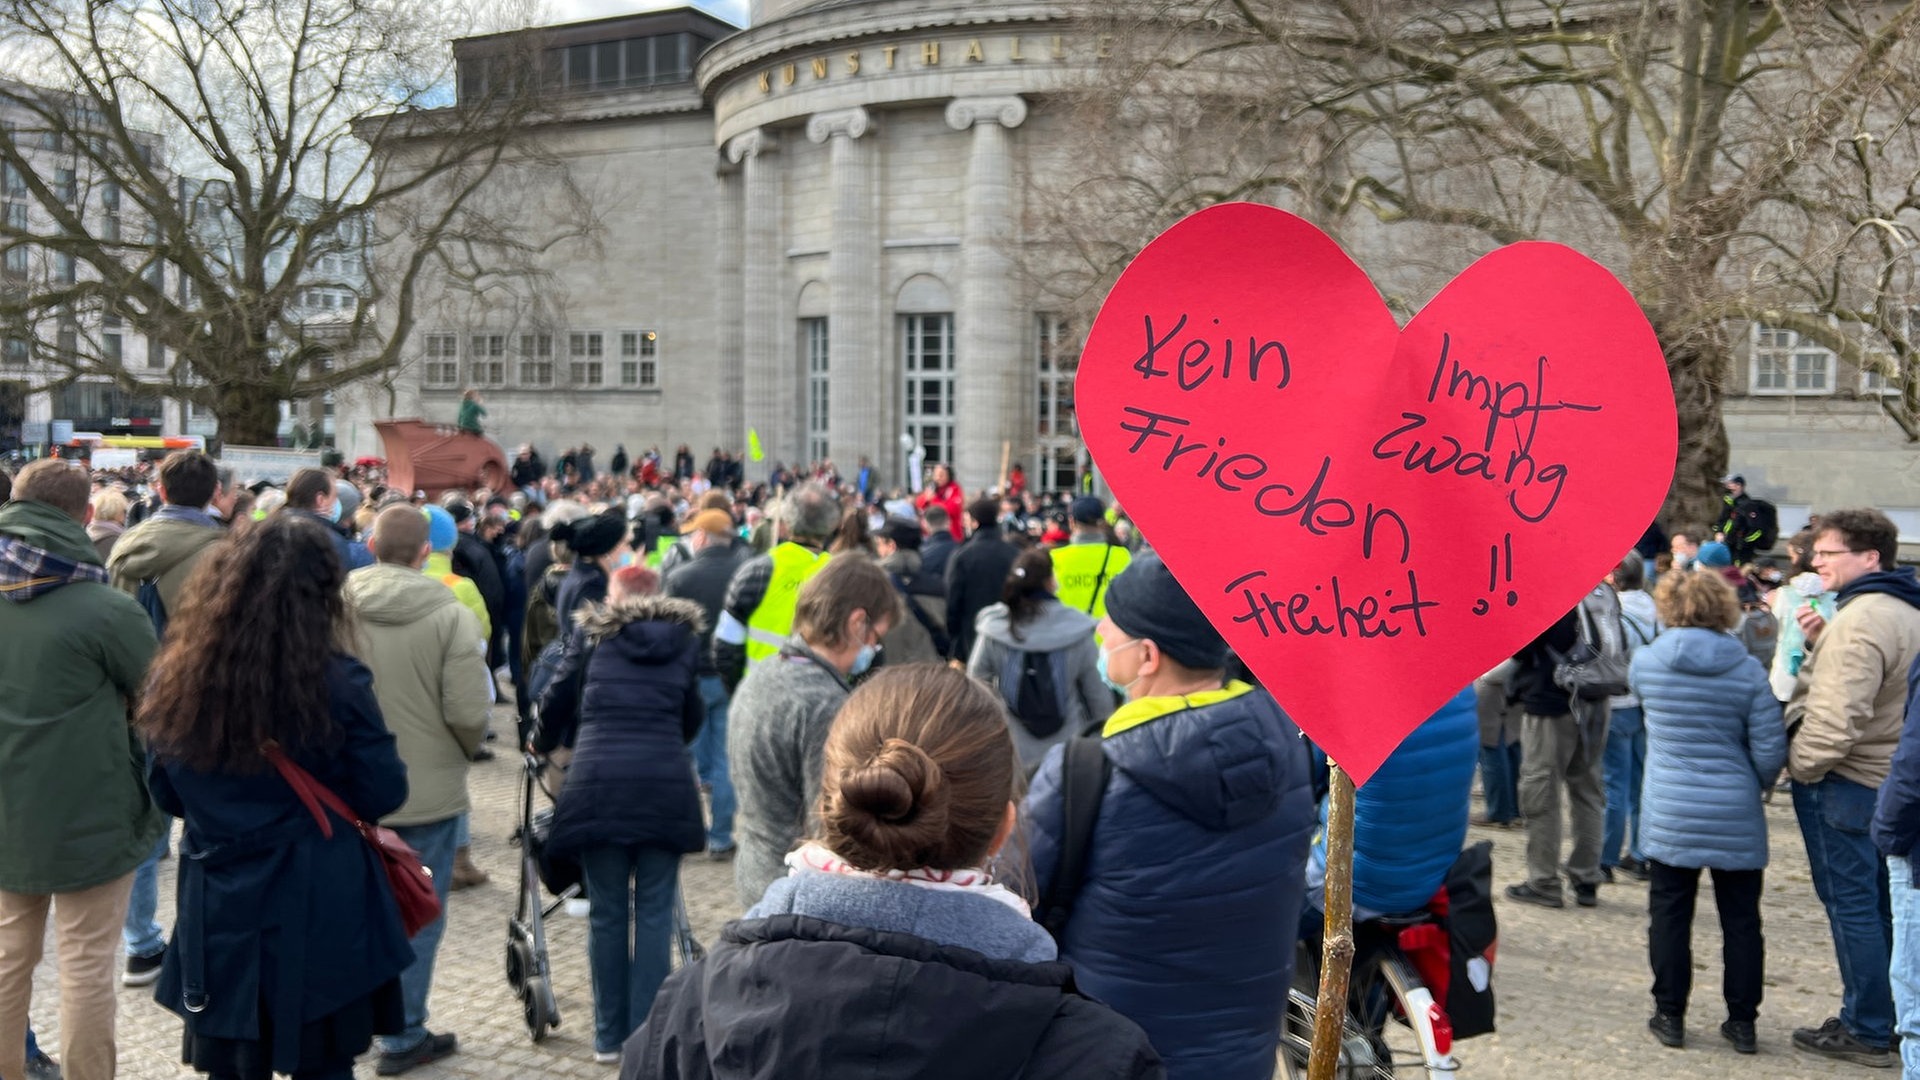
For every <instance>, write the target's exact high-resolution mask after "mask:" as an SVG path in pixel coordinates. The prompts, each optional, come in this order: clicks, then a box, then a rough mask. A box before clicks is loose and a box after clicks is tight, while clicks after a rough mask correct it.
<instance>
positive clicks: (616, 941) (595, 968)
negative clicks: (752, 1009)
mask: <svg viewBox="0 0 1920 1080" xmlns="http://www.w3.org/2000/svg"><path fill="white" fill-rule="evenodd" d="M580 869H581V871H582V872H583V873H584V874H585V876H586V879H587V895H588V896H590V897H592V898H593V910H592V913H591V914H589V915H588V916H587V968H588V971H589V972H590V973H591V974H592V976H593V1048H594V1050H595V1051H596V1052H602V1053H605V1052H611V1051H617V1050H619V1049H620V1044H621V1043H623V1042H626V1041H627V1036H629V1035H632V1034H633V1033H634V1032H635V1031H637V1030H639V1027H640V1025H641V1024H643V1023H645V1022H646V1019H647V1013H648V1012H649V1011H651V1010H652V1009H653V996H654V995H655V994H656V993H659V991H660V984H661V983H663V982H665V981H666V980H667V972H668V970H669V968H670V967H671V964H672V961H671V960H670V959H669V957H668V952H669V949H670V948H671V946H672V944H673V893H674V887H675V885H676V884H677V882H678V880H679V876H680V856H678V855H676V854H674V853H673V852H671V851H667V850H666V849H664V848H656V847H601V848H588V849H587V850H586V851H583V852H581V853H580Z"/></svg>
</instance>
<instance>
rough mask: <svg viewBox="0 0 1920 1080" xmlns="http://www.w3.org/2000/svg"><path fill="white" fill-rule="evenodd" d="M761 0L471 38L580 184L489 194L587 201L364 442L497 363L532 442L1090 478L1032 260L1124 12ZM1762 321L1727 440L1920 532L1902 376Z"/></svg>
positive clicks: (549, 212) (1064, 336)
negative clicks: (530, 108)
mask: <svg viewBox="0 0 1920 1080" xmlns="http://www.w3.org/2000/svg"><path fill="white" fill-rule="evenodd" d="M750 22H751V25H750V26H749V27H748V28H747V29H744V30H742V29H738V28H736V27H733V26H731V25H729V24H727V23H725V22H723V21H720V20H718V19H715V18H713V17H711V16H709V15H706V14H704V13H701V12H699V11H696V10H694V9H691V8H685V9H678V10H669V11H659V12H652V13H646V14H637V15H630V16H623V17H618V18H610V19H602V20H597V21H593V22H586V23H577V24H571V25H566V26H557V27H545V28H539V29H536V30H532V31H521V32H516V33H512V34H504V35H496V36H492V37H483V38H472V39H466V40H462V41H458V42H456V43H454V50H455V56H456V59H457V61H458V64H459V71H460V76H459V81H460V86H459V93H460V94H461V96H462V99H463V100H469V101H471V100H477V99H478V98H479V96H481V95H483V94H484V93H485V92H486V91H487V90H488V89H489V80H490V79H496V78H501V77H503V76H502V71H503V70H505V69H507V68H509V67H510V66H511V65H509V64H508V63H507V62H506V61H505V60H504V59H502V58H503V57H504V56H505V55H507V54H508V53H509V52H510V51H511V50H512V49H514V48H516V47H518V48H523V49H524V48H525V47H526V46H527V45H528V44H529V43H531V44H532V47H533V48H535V49H537V50H538V51H539V52H540V54H541V57H542V59H541V61H540V62H541V64H542V79H541V82H542V85H543V87H544V90H543V92H542V93H543V100H542V101H541V102H540V106H541V108H542V109H543V110H544V111H545V112H546V114H547V116H548V117H549V121H550V122H548V123H546V124H544V125H543V126H542V128H541V134H540V147H541V152H542V153H544V154H546V155H549V156H550V158H551V160H552V161H555V162H559V163H562V164H564V166H565V167H566V169H567V172H568V175H569V177H570V183H571V184H572V194H571V195H570V199H571V202H567V201H566V200H562V199H560V198H559V197H558V196H557V195H556V188H557V185H555V184H552V183H547V182H544V181H542V180H541V179H540V177H541V176H542V175H545V174H543V173H541V172H540V171H539V170H531V169H530V170H519V169H516V170H511V171H509V172H504V173H503V174H502V176H501V177H500V179H499V181H498V183H497V184H496V185H495V186H496V187H497V188H498V190H497V191H496V192H494V193H493V194H494V197H495V200H496V206H507V207H510V208H511V214H512V215H518V216H519V217H520V218H521V219H522V220H523V221H524V222H526V223H527V224H528V226H529V229H530V230H532V231H537V228H538V227H539V226H543V225H547V224H550V223H551V221H552V220H557V219H559V218H563V217H565V216H566V213H567V212H568V211H569V208H571V210H572V212H575V213H577V214H580V215H581V216H582V220H583V224H582V226H581V227H580V228H579V229H578V234H577V235H575V236H572V237H569V238H566V239H563V240H561V241H559V242H557V243H553V244H552V245H551V246H550V247H548V248H546V249H544V250H543V253H542V254H541V256H540V258H539V261H538V265H537V267H536V269H537V271H538V272H537V273H535V274H532V275H501V276H500V278H499V279H498V280H488V281H485V282H480V283H475V287H472V288H461V289H452V288H448V289H445V290H441V291H439V292H435V290H434V289H433V288H431V287H430V288H429V289H428V295H427V296H426V297H424V298H423V302H422V304H421V305H420V309H421V312H422V314H421V316H420V319H419V322H418V324H417V325H416V327H415V330H414V332H413V335H412V337H413V347H412V348H410V349H409V351H408V355H409V356H410V357H411V358H412V359H411V360H410V361H409V363H408V364H407V365H406V366H405V367H403V368H402V369H401V370H400V371H398V372H397V373H395V374H394V375H393V376H392V377H391V378H389V379H387V380H385V381H383V382H382V383H381V384H380V385H379V386H377V387H367V388H356V389H354V390H349V391H344V392H341V393H340V394H338V395H337V399H338V400H337V402H336V406H335V407H330V409H331V411H332V412H333V413H334V414H335V415H334V416H333V417H332V425H331V429H332V431H333V432H334V434H335V437H336V438H337V440H338V441H339V443H340V445H341V446H342V447H343V448H344V449H347V450H348V452H349V453H350V454H359V453H377V452H378V451H379V446H378V442H377V439H376V438H375V437H374V435H373V430H372V426H371V421H372V419H373V418H374V417H376V416H385V415H392V414H399V415H409V414H418V415H424V416H428V417H444V418H449V419H450V418H451V417H452V416H453V415H454V412H455V410H456V407H457V402H458V399H459V395H460V393H461V392H462V390H463V389H465V388H467V387H476V388H478V389H480V390H481V392H482V393H483V394H484V395H485V397H486V401H487V406H488V409H489V417H488V423H489V428H490V431H491V432H492V433H493V434H494V435H496V436H497V437H498V438H499V439H500V440H501V441H502V442H503V443H506V444H509V445H510V446H511V445H512V444H515V443H519V442H523V441H524V442H533V443H535V444H537V445H539V446H540V447H541V448H542V449H543V450H547V451H552V450H557V449H560V448H562V447H565V446H569V445H574V444H577V443H580V442H588V443H591V444H593V445H594V446H595V447H596V448H597V449H599V450H600V452H601V454H602V455H603V459H604V455H606V454H609V453H611V451H612V449H613V447H614V445H615V444H616V443H624V444H625V445H626V447H627V449H628V451H629V452H630V453H634V454H637V453H638V452H640V451H641V450H643V449H645V448H646V447H647V446H652V445H658V446H660V447H661V448H662V450H663V451H667V452H670V451H671V450H672V449H673V447H675V446H676V445H678V444H680V443H686V444H689V445H691V446H692V447H693V450H694V453H695V456H696V458H698V459H699V460H705V457H706V455H707V453H708V451H709V450H710V449H711V448H713V447H714V446H723V447H728V448H740V447H743V446H745V445H746V444H747V433H748V432H749V431H752V432H753V433H755V434H756V435H757V436H758V438H759V441H760V443H761V445H762V446H763V447H764V448H765V453H766V458H767V461H766V462H764V463H762V464H761V465H760V466H758V467H759V468H760V469H762V470H764V469H766V468H769V467H770V466H771V463H772V462H773V461H783V462H790V463H791V462H805V461H809V460H814V459H819V458H832V459H833V460H834V461H835V462H836V463H838V464H839V465H840V466H841V467H842V469H843V470H845V469H850V468H851V467H852V466H853V465H854V463H855V462H857V461H858V460H859V459H860V457H862V456H863V455H865V456H868V457H870V458H871V459H872V461H873V463H874V465H875V466H876V467H877V468H878V469H879V471H880V474H881V477H882V480H883V482H885V483H887V484H889V485H891V484H896V483H900V482H902V480H903V478H904V477H905V475H906V472H907V469H908V462H909V460H910V459H909V454H910V452H912V451H913V450H914V449H916V448H917V449H918V450H919V451H920V452H921V453H924V455H925V459H926V460H927V461H942V460H945V461H951V462H952V463H953V464H954V466H955V469H956V473H957V475H958V477H959V479H960V481H961V482H962V484H963V485H965V486H966V487H968V488H969V489H977V488H981V487H985V486H987V485H990V484H992V483H993V482H994V481H995V479H996V478H997V477H998V476H999V475H1000V474H1001V471H1002V467H1003V465H1002V462H1003V459H1004V460H1007V461H1010V462H1018V463H1020V464H1022V465H1024V466H1025V468H1026V470H1027V474H1028V477H1029V481H1030V483H1032V484H1035V485H1037V486H1040V487H1042V488H1064V487H1069V486H1072V485H1074V484H1075V483H1076V482H1078V481H1079V479H1080V478H1081V477H1082V476H1083V475H1084V474H1085V473H1086V470H1087V469H1088V468H1089V466H1088V463H1087V461H1086V458H1085V456H1084V452H1083V451H1082V450H1081V448H1080V445H1079V441H1078V439H1077V438H1076V436H1075V431H1074V426H1073V416H1072V408H1073V406H1072V401H1073V395H1072V376H1073V371H1074V365H1075V361H1076V357H1077V350H1078V347H1079V340H1080V336H1081V335H1082V333H1083V332H1084V330H1085V327H1084V326H1079V325H1075V322H1074V320H1072V319H1070V318H1069V317H1068V316H1067V315H1065V314H1064V313H1063V312H1062V311H1060V310H1059V307H1060V305H1059V304H1058V303H1057V302H1054V301H1050V300H1048V299H1047V297H1046V294H1045V292H1044V290H1040V289H1038V288H1036V287H1035V284H1034V283H1035V281H1036V280H1038V278H1037V276H1036V275H1037V274H1041V275H1043V274H1044V270H1038V271H1037V270H1036V266H1044V260H1045V252H1044V251H1040V250H1037V249H1040V248H1043V247H1044V245H1041V244H1040V243H1039V242H1038V241H1037V240H1036V239H1035V238H1034V237H1033V235H1032V231H1033V228H1034V226H1033V224H1032V223H1033V221H1034V219H1035V213H1034V212H1035V210H1036V207H1035V206H1034V205H1033V200H1035V199H1036V198H1037V196H1036V194H1035V183H1034V181H1035V180H1036V178H1053V179H1057V178H1058V177H1059V176H1063V175H1070V174H1071V171H1072V170H1073V169H1074V168H1075V164H1074V162H1073V161H1072V160H1071V159H1070V157H1069V155H1070V154H1071V151H1070V150H1069V149H1068V146H1069V144H1070V142H1071V139H1070V136H1071V134H1072V132H1071V130H1070V129H1069V127H1068V125H1070V124H1072V123H1073V122H1074V120H1073V117H1072V115H1071V109H1070V107H1069V106H1070V104H1071V92H1072V88H1073V87H1074V86H1076V85H1083V84H1084V82H1085V80H1087V79H1088V78H1089V77H1090V76H1091V75H1093V74H1094V73H1095V72H1096V71H1098V70H1099V65H1100V64H1101V62H1102V60H1103V59H1105V54H1106V52H1107V50H1108V47H1109V46H1108V43H1107V42H1106V41H1105V40H1103V39H1102V38H1100V37H1099V36H1098V35H1097V34H1095V33H1093V32H1091V31H1090V30H1088V29H1087V28H1086V27H1084V26H1077V25H1076V24H1074V23H1072V22H1069V21H1067V20H1066V19H1065V18H1064V17H1063V13H1062V11H1061V9H1060V8H1059V7H1057V6H1055V5H1051V4H1046V3H1035V2H1027V0H755V2H754V3H753V5H752V10H751V19H750ZM530 35H531V36H530ZM1357 242H1358V245H1359V246H1357V247H1356V248H1355V253H1356V255H1357V257H1359V258H1360V260H1361V261H1362V263H1363V264H1364V263H1367V262H1369V261H1374V260H1375V259H1378V258H1382V257H1383V256H1381V254H1380V252H1381V251H1382V250H1383V244H1384V243H1385V238H1383V237H1381V236H1379V235H1370V236H1365V237H1359V238H1357ZM1744 340H1745V345H1746V348H1745V350H1744V353H1743V354H1742V356H1741V357H1740V359H1739V360H1738V361H1737V362H1736V364H1735V370H1733V371H1731V372H1729V375H1728V383H1727V387H1726V389H1727V390H1728V394H1729V396H1728V401H1727V409H1726V411H1727V426H1728V430H1729V435H1730V437H1731V439H1732V444H1733V452H1732V463H1733V467H1734V468H1735V469H1736V470H1738V471H1740V472H1743V473H1744V474H1745V475H1746V476H1747V478H1748V480H1749V486H1750V488H1751V489H1752V490H1753V491H1754V493H1755V494H1758V495H1761V496H1763V497H1767V498H1770V499H1773V500H1774V501H1776V502H1777V503H1779V504H1780V507H1781V522H1782V525H1783V527H1786V528H1791V527H1794V526H1796V525H1798V524H1799V522H1800V520H1802V518H1803V517H1804V513H1805V511H1806V510H1807V509H1808V508H1809V507H1813V506H1816V505H1817V506H1823V507H1831V506H1836V505H1845V504H1849V503H1871V504H1877V505H1880V506H1882V507H1883V508H1885V509H1887V510H1888V511H1889V513H1890V514H1892V516H1893V517H1894V518H1895V519H1896V520H1897V521H1899V522H1900V524H1901V526H1902V529H1903V532H1904V533H1905V534H1906V535H1908V536H1909V537H1910V538H1913V539H1914V540H1917V541H1920V494H1916V491H1920V484H1916V482H1915V481H1916V480H1920V476H1917V475H1916V471H1917V470H1920V452H1916V451H1915V450H1914V449H1913V448H1911V447H1910V446H1909V445H1908V444H1906V443H1905V442H1904V441H1903V440H1902V438H1901V436H1900V433H1899V431H1898V429H1897V428H1895V427H1894V426H1893V425H1892V424H1891V423H1890V422H1889V421H1887V420H1886V419H1885V418H1884V417H1883V416H1882V414H1881V411H1880V409H1879V406H1878V403H1877V401H1876V400H1875V399H1876V397H1877V396H1878V395H1880V394H1883V393H1887V392H1890V391H1891V389H1892V388H1891V387H1889V386H1888V385H1886V383H1885V382H1884V380H1882V379H1881V378H1880V377H1879V376H1878V375H1874V374H1870V373H1864V372H1861V371H1857V370H1853V369H1850V368H1847V367H1846V366H1845V365H1844V364H1843V363H1841V361H1840V360H1839V359H1838V358H1837V357H1836V356H1834V355H1833V354H1832V353H1830V352H1828V351H1826V350H1824V349H1820V348H1815V347H1809V346H1807V345H1805V344H1804V343H1802V342H1800V341H1798V340H1797V339H1796V338H1795V337H1794V336H1793V335H1792V334H1791V333H1789V332H1786V331H1780V330H1773V329H1770V328H1767V327H1759V326H1755V327H1749V328H1747V330H1746V332H1745V338H1744Z"/></svg>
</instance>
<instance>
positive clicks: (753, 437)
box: [747, 428, 767, 461]
mask: <svg viewBox="0 0 1920 1080" xmlns="http://www.w3.org/2000/svg"><path fill="white" fill-rule="evenodd" d="M747 457H749V458H751V459H752V460H754V461H764V460H766V457H767V454H766V451H764V450H762V449H760V431H759V429H757V428H748V429H747Z"/></svg>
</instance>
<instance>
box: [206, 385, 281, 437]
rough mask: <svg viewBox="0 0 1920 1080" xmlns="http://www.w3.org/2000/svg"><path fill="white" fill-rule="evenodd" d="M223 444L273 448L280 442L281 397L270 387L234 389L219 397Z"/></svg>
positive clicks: (230, 388) (233, 387) (231, 387)
mask: <svg viewBox="0 0 1920 1080" xmlns="http://www.w3.org/2000/svg"><path fill="white" fill-rule="evenodd" d="M215 411H216V412H217V413H218V414H219V417H220V442H221V444H222V445H233V446H274V445H277V444H278V442H279V439H280V397H279V395H278V394H276V393H274V391H273V390H272V389H271V388H269V387H264V386H241V385H232V386H228V387H226V388H225V390H224V392H223V393H222V394H221V395H220V404H219V407H218V408H217V409H216V410H215Z"/></svg>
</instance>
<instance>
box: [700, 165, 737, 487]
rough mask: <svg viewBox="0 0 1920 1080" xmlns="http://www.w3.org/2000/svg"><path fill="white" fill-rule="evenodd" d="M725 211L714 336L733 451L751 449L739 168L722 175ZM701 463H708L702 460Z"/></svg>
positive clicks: (719, 229)
mask: <svg viewBox="0 0 1920 1080" xmlns="http://www.w3.org/2000/svg"><path fill="white" fill-rule="evenodd" d="M718 179H719V185H718V186H719V191H720V206H719V213H718V215H717V220H716V228H715V229H714V248H713V251H714V279H715V281H714V285H715V288H714V292H713V313H714V320H713V325H714V334H715V339H716V340H715V347H716V351H717V352H718V354H719V355H718V356H717V358H716V359H717V360H718V361H719V369H720V372H719V374H720V407H719V409H718V410H717V413H716V415H717V420H718V423H719V425H720V438H719V440H718V445H720V446H722V447H725V448H727V449H729V450H739V449H743V448H744V447H745V446H746V445H747V421H746V402H745V401H744V400H742V398H741V395H742V394H743V393H745V390H746V369H745V367H744V366H743V365H744V359H745V354H744V352H743V349H744V342H745V338H744V336H743V333H742V328H743V327H744V326H745V324H746V312H745V311H744V310H742V308H741V301H742V290H741V280H740V274H741V264H740V230H741V222H740V215H741V213H742V209H743V208H742V207H741V205H740V189H741V178H740V171H739V170H738V169H727V170H724V171H722V172H721V173H720V175H719V178H718ZM706 451H707V448H705V447H698V446H696V447H694V453H695V454H696V455H699V454H704V453H706ZM700 460H701V461H703V462H704V461H705V460H706V459H705V458H704V457H703V458H700Z"/></svg>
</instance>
